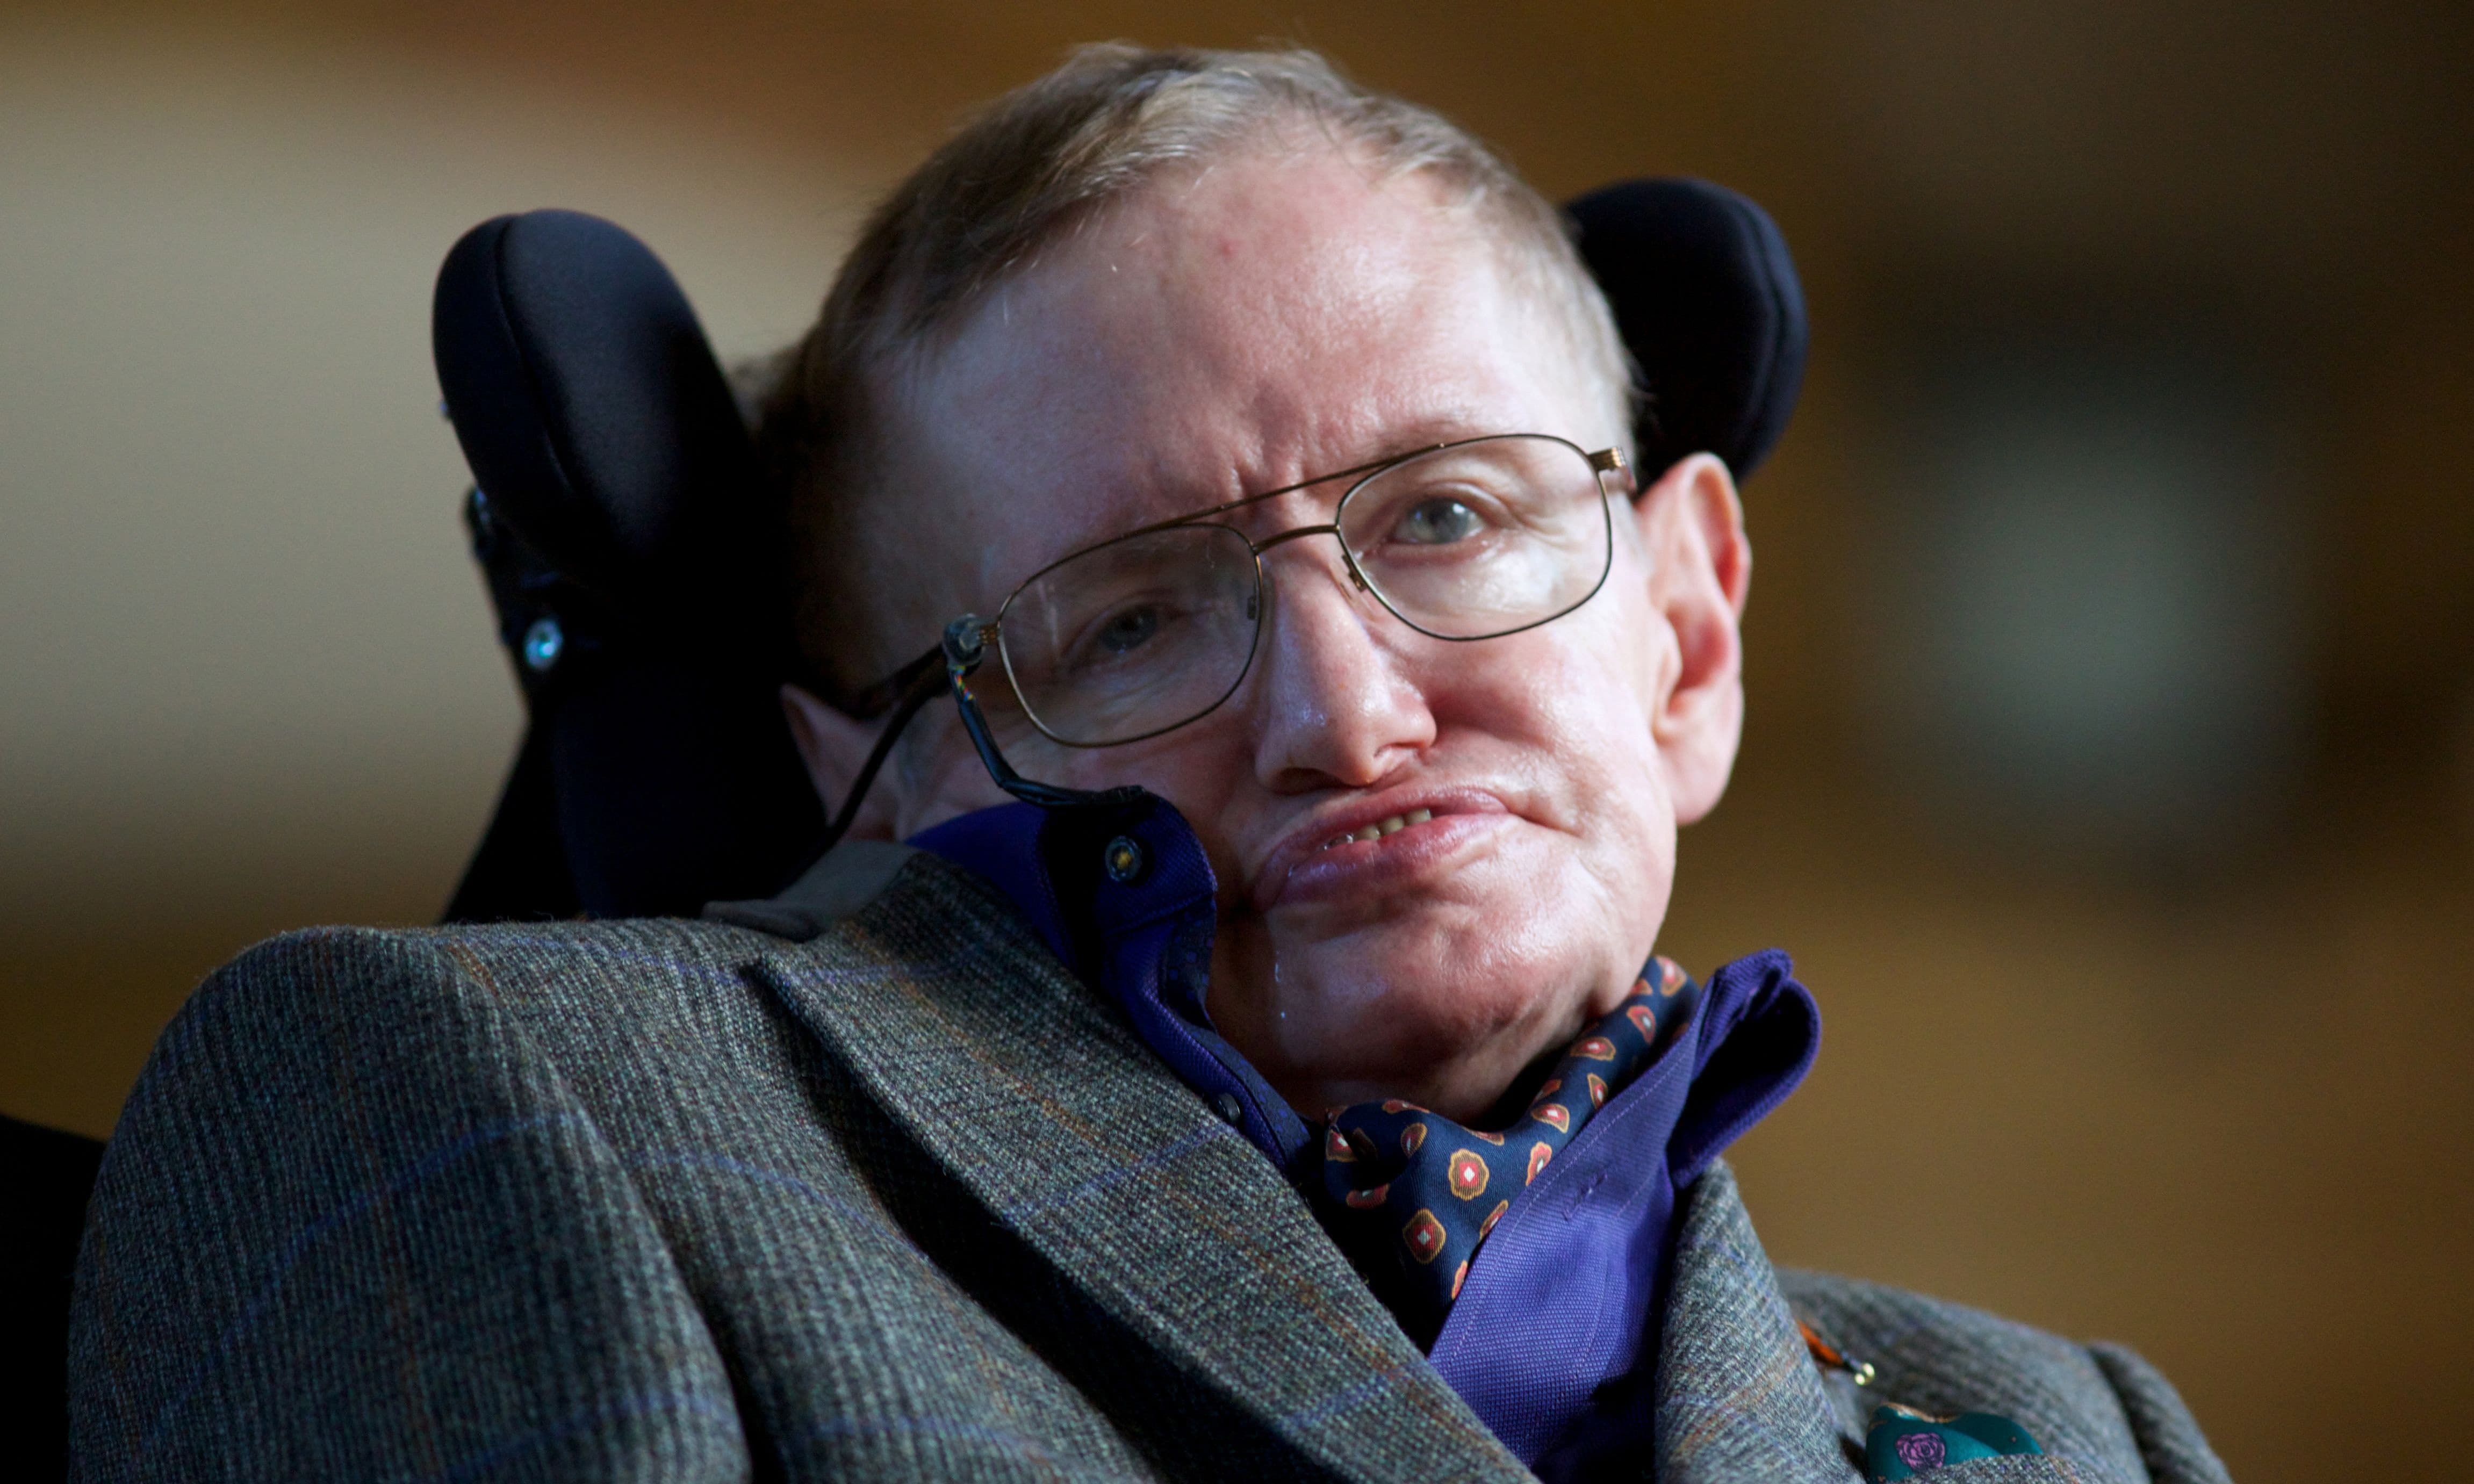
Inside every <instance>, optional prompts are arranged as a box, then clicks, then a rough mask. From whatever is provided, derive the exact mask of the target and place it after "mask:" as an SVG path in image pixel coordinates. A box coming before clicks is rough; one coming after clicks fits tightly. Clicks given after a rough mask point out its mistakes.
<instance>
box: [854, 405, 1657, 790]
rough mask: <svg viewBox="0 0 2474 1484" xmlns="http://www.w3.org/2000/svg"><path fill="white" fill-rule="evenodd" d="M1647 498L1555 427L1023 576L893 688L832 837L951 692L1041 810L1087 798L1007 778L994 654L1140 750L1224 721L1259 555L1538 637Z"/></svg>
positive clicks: (1430, 609) (1424, 614)
mask: <svg viewBox="0 0 2474 1484" xmlns="http://www.w3.org/2000/svg"><path fill="white" fill-rule="evenodd" d="M1340 479H1353V481H1354V482H1352V483H1351V484H1350V485H1349V486H1348V487H1347V488H1346V490H1345V491H1343V492H1342V494H1341V497H1340V499H1339V501H1338V502H1337V504H1336V505H1335V506H1334V508H1333V511H1332V518H1331V520H1330V521H1329V522H1327V523H1322V524H1316V525H1300V526H1297V527H1294V528H1292V529H1289V530H1284V531H1280V532H1278V533H1276V534H1274V535H1272V536H1268V537H1266V538H1264V539H1262V540H1260V541H1257V540H1254V539H1253V538H1251V537H1249V536H1248V535H1247V534H1246V533H1245V532H1244V531H1243V530H1241V529H1239V528H1238V527H1237V526H1236V525H1235V524H1233V523H1230V522H1229V520H1228V519H1227V518H1228V517H1229V516H1231V515H1232V514H1233V513H1235V512H1237V511H1239V510H1242V509H1244V508H1246V507H1248V506H1250V505H1254V504H1258V503H1260V502H1261V501H1264V500H1268V499H1273V498H1275V497H1277V496H1281V495H1287V494H1293V493H1295V492H1297V491H1298V490H1303V489H1308V488H1311V487H1313V486H1316V485H1321V484H1328V483H1331V482H1333V481H1336V480H1340ZM1633 493H1634V485H1633V479H1632V475H1631V472H1630V470H1629V469H1628V467H1627V466H1626V463H1625V460H1624V456H1623V453H1622V451H1621V450H1616V449H1601V450H1597V451H1595V452H1589V451H1587V450H1583V449H1582V448H1581V447H1580V445H1578V444H1575V443H1572V442H1570V441H1568V440H1566V439H1563V438H1558V437H1554V436H1552V435H1550V434H1545V433H1502V434H1494V435H1491V436H1488V437H1482V438H1465V439H1460V440H1458V441H1455V442H1451V443H1443V444H1438V445H1435V446H1433V447H1431V448H1425V449H1419V450H1414V451H1412V452H1409V453H1404V454H1398V455H1395V456H1394V457H1391V458H1386V459H1382V460H1378V461H1376V462H1374V463H1371V464H1364V465H1360V466H1358V467H1356V468H1353V469H1344V470H1340V471H1337V472H1335V473H1332V474H1321V475H1317V476H1316V477H1314V478H1312V479H1306V480H1301V481H1299V482H1298V483H1296V484H1292V485H1284V486H1282V487H1281V488H1279V489H1276V490H1267V491H1265V492H1263V493H1261V494H1259V495H1250V496H1248V497H1246V498H1245V499H1237V500H1231V501H1229V502H1228V503H1226V504H1223V505H1216V506H1213V507H1211V508H1210V509H1207V510H1201V511H1196V512H1194V513H1193V514H1190V515H1185V516H1179V517H1176V519H1173V520H1169V521H1163V522H1160V523H1157V524H1153V525H1147V526H1144V527H1142V528H1140V529H1138V530H1133V531H1128V532H1127V533H1126V534H1124V535H1122V536H1117V537H1113V538H1111V539H1109V540H1107V541H1104V542H1100V543H1098V544H1097V545H1094V546H1090V547H1083V548H1081V549H1080V550H1078V551H1075V552H1072V553H1070V554H1069V555H1066V556H1063V557H1060V558H1058V559H1057V560H1056V561H1055V562H1052V563H1050V564H1049V565H1048V566H1046V567H1044V568H1042V569H1040V570H1039V571H1038V572H1033V573H1031V575H1030V576H1029V577H1027V578H1025V579H1023V581H1022V583H1021V585H1019V586H1018V587H1016V588H1015V589H1014V590H1013V592H1012V593H1011V594H1009V595H1007V598H1006V600H1005V602H1004V604H1003V605H1002V606H1001V607H999V608H998V610H997V614H996V617H995V618H994V619H992V620H981V619H979V618H978V617H976V616H972V615H965V616H964V617H962V618H960V619H957V620H954V622H953V623H952V624H951V625H949V626H948V627H947V629H946V633H945V641H944V644H943V645H942V647H941V651H940V652H941V655H942V657H943V659H944V662H945V664H944V669H945V671H946V673H945V675H944V676H942V677H934V672H933V669H931V667H932V666H933V663H934V659H935V658H936V656H934V655H929V656H922V658H921V660H920V662H919V663H918V664H917V665H914V666H912V667H910V668H908V669H905V671H904V672H903V673H902V674H900V675H897V676H895V677H894V679H893V680H892V681H889V682H887V683H886V685H885V686H884V687H880V688H879V694H880V695H881V696H885V695H890V694H892V693H900V694H901V695H902V698H903V706H902V714H901V715H900V716H899V717H897V718H895V719H894V721H893V723H892V724H891V725H889V726H888V727H887V728H886V732H885V737H884V738H883V739H882V740H881V741H880V742H879V744H878V747H877V750H876V754H875V755H874V756H872V757H871V758H870V759H869V765H868V766H867V767H866V768H864V769H863V770H862V772H861V777H860V779H859V780H858V781H857V783H856V785H855V787H854V789H853V797H852V799H851V801H850V802H849V804H847V805H846V806H845V807H844V809H843V810H842V812H841V818H840V819H837V827H836V829H835V831H834V834H835V835H836V836H838V835H839V833H840V829H841V827H842V826H843V825H845V824H846V823H847V821H848V819H849V817H850V816H851V815H853V814H854V813H855V812H856V808H857V804H858V796H859V795H860V794H861V793H863V792H864V791H865V790H866V788H867V785H868V783H869V782H870V781H872V779H873V777H874V773H875V770H876V766H878V764H880V763H881V761H882V758H883V756H884V754H885V750H886V749H887V748H888V747H889V746H890V743H891V741H892V737H893V735H894V734H895V733H897V732H899V731H900V730H901V727H902V725H903V724H904V723H905V722H907V721H908V720H909V718H910V716H911V715H912V714H913V713H915V712H916V710H917V709H918V706H919V705H920V704H922V703H924V701H925V700H926V699H927V698H928V696H929V695H931V694H933V693H934V692H935V691H938V690H942V689H944V688H945V685H944V683H942V682H944V681H950V683H951V685H952V688H953V689H954V691H955V693H956V698H957V700H958V702H959V703H960V706H961V711H962V719H963V722H964V725H965V726H966V728H967V729H968V730H969V732H970V734H971V739H972V741H973V742H974V743H975V744H976V745H977V746H978V748H979V751H980V755H981V757H982V761H983V762H985V763H986V765H987V766H988V770H989V771H990V773H991V774H993V775H994V776H995V778H996V780H997V782H998V783H999V784H1000V785H1002V786H1004V787H1005V788H1006V789H1007V790H1008V791H1011V792H1013V793H1015V794H1016V795H1018V796H1020V797H1024V798H1029V799H1031V800H1032V801H1034V802H1039V803H1065V802H1083V801H1087V798H1088V796H1087V795H1083V794H1079V793H1077V792H1075V791H1068V790H1061V789H1055V788H1051V787H1049V786H1046V785H1040V784H1034V783H1031V782H1030V781H1029V780H1025V779H1022V778H1020V777H1019V776H1018V775H1016V774H1015V773H1014V771H1013V769H1012V768H1011V767H1010V766H1007V765H1006V763H1005V760H1004V758H1003V756H1002V754H1001V753H1000V752H999V751H998V749H997V747H996V743H995V742H994V739H993V738H992V737H991V736H990V735H989V733H988V728H987V723H986V720H985V718H984V717H983V716H982V713H981V710H980V706H979V702H978V699H977V697H976V696H975V695H974V693H973V692H972V688H971V684H970V677H971V676H972V675H973V674H974V673H975V672H976V671H977V670H978V669H980V667H981V664H982V660H983V659H984V657H985V655H986V653H987V651H988V649H989V648H990V647H991V646H993V647H994V649H995V651H996V653H997V655H998V657H999V659H1000V661H1001V662H1002V664H1003V667H1004V669H1005V672H1006V678H1007V681H1008V683H1009V684H1010V686H1011V689H1012V691H1013V693H1014V696H1015V698H1016V700H1017V701H1018V702H1019V703H1020V706H1021V709H1022V712H1023V715H1024V717H1025V718H1027V719H1028V720H1029V721H1030V722H1031V725H1033V726H1034V727H1036V728H1038V730H1039V731H1040V732H1042V733H1044V734H1045V735H1047V736H1048V737H1049V738H1051V739H1053V740H1055V741H1056V742H1061V743H1064V744H1065V745H1067V746H1072V747H1104V746H1113V745H1116V744H1118V743H1122V742H1139V741H1141V740H1143V739H1145V738H1149V737H1156V736H1158V735H1160V734H1161V733H1163V732H1168V731H1173V730H1175V729H1176V728H1177V727H1180V726H1184V725H1186V724H1187V723H1188V722H1192V721H1195V720H1198V719H1200V718H1202V717H1204V716H1207V715H1209V714H1210V713H1211V712H1212V711H1214V710H1215V709H1217V708H1218V707H1219V706H1220V705H1221V703H1223V702H1224V701H1225V700H1227V698H1228V697H1229V696H1231V695H1233V694H1235V693H1236V691H1237V688H1238V687H1239V686H1240V685H1241V684H1243V683H1244V681H1245V678H1246V673H1247V671H1248V669H1249V668H1251V666H1252V664H1253V658H1254V651H1255V649H1256V647H1257V646H1258V645H1259V643H1260V639H1261V634H1262V621H1263V616H1264V613H1265V610H1266V607H1267V603H1266V597H1267V589H1268V579H1267V578H1266V576H1265V573H1264V567H1263V557H1264V554H1265V553H1266V552H1269V551H1270V550H1272V549H1273V547H1279V546H1281V545H1283V544H1285V543H1288V542H1291V541H1298V540H1301V539H1304V538H1307V537H1312V536H1329V537H1331V538H1332V539H1333V540H1334V541H1336V542H1337V543H1338V544H1339V547H1340V556H1341V561H1342V563H1343V565H1344V568H1345V570H1346V572H1347V573H1348V577H1349V580H1350V582H1351V583H1352V584H1353V585H1354V586H1355V587H1356V588H1357V589H1358V590H1359V591H1361V592H1364V593H1366V594H1367V595H1369V596H1371V597H1373V598H1374V599H1375V601H1377V602H1379V603H1381V604H1382V605H1383V606H1384V608H1386V609H1387V610H1389V611H1390V612H1391V613H1392V614H1393V616H1394V617H1395V618H1397V619H1399V620H1400V621H1401V622H1403V623H1406V624H1408V625H1409V626H1410V627H1411V628H1413V629H1415V630H1417V631H1418V632H1419V633H1421V634H1426V635H1429V636H1431V637H1433V638H1436V639H1443V640H1451V641H1463V642H1465V641H1473V640H1480V639H1494V638H1500V637H1501V636H1503V635H1506V634H1516V633H1518V632H1520V631H1521V630H1523V629H1529V628H1535V627H1537V626H1538V625H1540V624H1541V623H1546V622H1551V621H1552V620H1556V619H1559V618H1562V617H1563V616H1564V615H1565V614H1567V613H1570V612H1571V611H1572V610H1573V609H1575V608H1578V607H1580V606H1581V605H1582V604H1583V603H1586V602H1588V601H1589V599H1590V598H1591V597H1592V596H1596V594H1597V591H1598V589H1599V588H1600V587H1602V586H1604V585H1605V583H1606V578H1607V572H1609V570H1610V569H1611V568H1612V567H1613V561H1614V516H1613V500H1614V499H1615V497H1617V496H1629V495H1631V494H1633Z"/></svg>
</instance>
